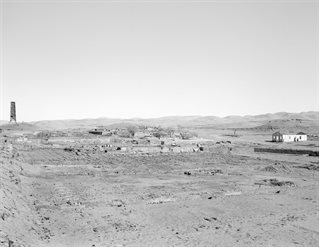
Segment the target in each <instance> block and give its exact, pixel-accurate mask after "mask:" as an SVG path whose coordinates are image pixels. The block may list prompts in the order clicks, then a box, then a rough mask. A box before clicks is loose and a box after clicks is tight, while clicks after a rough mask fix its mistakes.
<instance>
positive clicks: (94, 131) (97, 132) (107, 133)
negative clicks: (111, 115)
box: [89, 129, 112, 136]
mask: <svg viewBox="0 0 319 247" xmlns="http://www.w3.org/2000/svg"><path fill="white" fill-rule="evenodd" d="M89 133H90V134H94V135H103V136H111V135H112V133H111V132H110V131H109V130H106V129H92V130H90V131H89Z"/></svg>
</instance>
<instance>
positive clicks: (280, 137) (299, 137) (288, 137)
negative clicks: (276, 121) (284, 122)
mask: <svg viewBox="0 0 319 247" xmlns="http://www.w3.org/2000/svg"><path fill="white" fill-rule="evenodd" d="M272 141H273V142H299V141H307V134H305V133H303V132H299V133H297V134H282V133H280V132H275V133H273V134H272Z"/></svg>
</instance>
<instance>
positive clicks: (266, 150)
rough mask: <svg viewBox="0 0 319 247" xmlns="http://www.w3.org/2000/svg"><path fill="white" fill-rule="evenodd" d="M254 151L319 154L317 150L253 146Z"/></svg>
mask: <svg viewBox="0 0 319 247" xmlns="http://www.w3.org/2000/svg"><path fill="white" fill-rule="evenodd" d="M254 151H255V152H264V153H280V154H308V155H310V156H319V151H312V150H305V149H277V148H254Z"/></svg>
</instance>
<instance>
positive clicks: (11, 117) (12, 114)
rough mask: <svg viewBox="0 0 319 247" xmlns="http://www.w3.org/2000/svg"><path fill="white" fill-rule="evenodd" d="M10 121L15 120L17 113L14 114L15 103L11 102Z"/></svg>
mask: <svg viewBox="0 0 319 247" xmlns="http://www.w3.org/2000/svg"><path fill="white" fill-rule="evenodd" d="M10 122H15V123H16V122H17V115H16V103H15V102H13V101H12V102H11V107H10Z"/></svg>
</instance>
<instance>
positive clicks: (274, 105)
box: [0, 0, 319, 121]
mask: <svg viewBox="0 0 319 247" xmlns="http://www.w3.org/2000/svg"><path fill="white" fill-rule="evenodd" d="M0 1H1V4H0V7H1V12H0V14H1V23H0V24H1V25H0V27H1V33H0V34H1V37H0V42H1V49H0V53H1V54H0V58H1V59H0V62H1V66H0V76H1V81H0V96H1V100H0V103H1V106H0V118H1V119H2V120H9V117H10V115H9V112H10V109H9V108H10V101H15V102H16V108H17V120H18V121H38V120H55V119H84V118H99V117H109V118H133V117H141V118H152V117H161V116H172V115H174V116H176V115H181V116H182V115H183V116H185V115H206V116H207V115H213V116H221V117H222V116H227V115H257V114H264V113H274V112H282V111H285V112H302V111H318V110H319V72H318V70H319V28H318V27H319V2H318V1H317V0H313V1H308V0H300V1H299V0H291V1H288V0H277V1H273V0H270V1H265V0H255V1H252V0H245V1H244V0H242V1H241V0H231V1H229V0H223V1H222V0H217V1H209V0H205V1H191V0H185V1H181V0H175V1H174V0H172V1H154V0H153V1H151V0H148V1H134V0H133V1H123V0H122V1H121V0H120V1H110V0H109V1H107V0H106V1H101V0H99V1H97V0H92V1H89V0H87V1H84V0H78V1H68V0H65V1H61V0H42V1H39V0H29V1H28V0H0Z"/></svg>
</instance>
